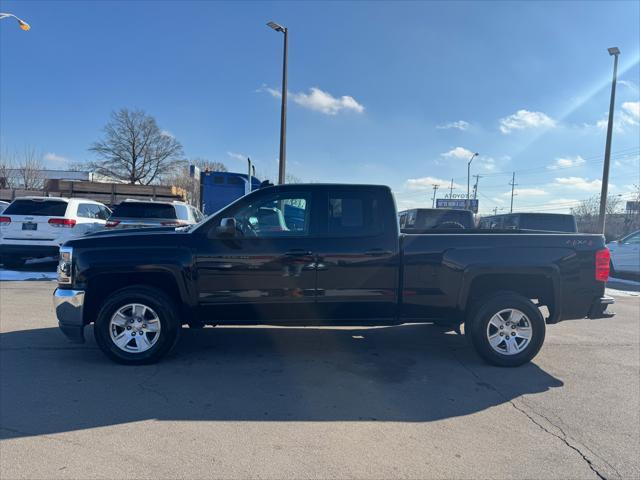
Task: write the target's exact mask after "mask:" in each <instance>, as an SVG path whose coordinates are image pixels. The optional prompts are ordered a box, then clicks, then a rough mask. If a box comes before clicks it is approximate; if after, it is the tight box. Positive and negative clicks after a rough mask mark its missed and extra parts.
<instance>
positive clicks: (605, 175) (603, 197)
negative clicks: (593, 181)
mask: <svg viewBox="0 0 640 480" xmlns="http://www.w3.org/2000/svg"><path fill="white" fill-rule="evenodd" d="M609 55H613V80H612V81H611V100H610V102H609V123H608V124H607V143H606V145H605V147H604V166H603V167H602V190H601V191H600V216H599V217H598V230H599V231H601V232H602V234H603V235H604V228H605V217H606V214H607V193H608V192H607V190H608V188H609V162H610V160H611V135H612V133H613V110H614V106H615V103H616V77H617V74H618V55H620V50H619V49H618V48H617V47H612V48H610V49H609Z"/></svg>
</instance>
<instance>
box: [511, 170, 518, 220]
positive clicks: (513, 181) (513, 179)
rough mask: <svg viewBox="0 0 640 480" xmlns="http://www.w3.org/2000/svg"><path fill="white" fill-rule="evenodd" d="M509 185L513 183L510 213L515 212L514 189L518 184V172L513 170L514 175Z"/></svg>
mask: <svg viewBox="0 0 640 480" xmlns="http://www.w3.org/2000/svg"><path fill="white" fill-rule="evenodd" d="M509 185H511V211H510V213H513V196H514V195H515V193H514V190H515V186H516V185H517V183H516V172H513V177H512V178H511V183H510V184H509Z"/></svg>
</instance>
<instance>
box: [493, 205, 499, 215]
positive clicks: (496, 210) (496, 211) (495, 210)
mask: <svg viewBox="0 0 640 480" xmlns="http://www.w3.org/2000/svg"><path fill="white" fill-rule="evenodd" d="M493 214H494V215H497V214H498V207H493Z"/></svg>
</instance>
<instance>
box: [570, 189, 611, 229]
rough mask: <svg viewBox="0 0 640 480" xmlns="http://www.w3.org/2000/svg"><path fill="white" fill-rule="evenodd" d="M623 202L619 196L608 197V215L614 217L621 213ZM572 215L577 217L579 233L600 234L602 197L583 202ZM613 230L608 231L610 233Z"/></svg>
mask: <svg viewBox="0 0 640 480" xmlns="http://www.w3.org/2000/svg"><path fill="white" fill-rule="evenodd" d="M621 203H622V200H621V199H620V197H619V196H617V195H609V196H607V208H606V215H607V216H612V215H613V214H615V213H618V212H619V211H620V205H621ZM571 213H572V214H573V216H574V217H576V223H577V225H578V231H580V232H585V233H598V217H599V215H600V195H595V196H593V197H590V198H587V199H585V200H582V202H580V203H579V204H578V205H577V206H576V207H574V208H572V209H571ZM610 231H611V229H609V228H608V229H607V232H608V233H610Z"/></svg>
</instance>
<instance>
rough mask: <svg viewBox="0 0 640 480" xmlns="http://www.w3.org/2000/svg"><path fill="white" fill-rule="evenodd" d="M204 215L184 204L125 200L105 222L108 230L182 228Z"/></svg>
mask: <svg viewBox="0 0 640 480" xmlns="http://www.w3.org/2000/svg"><path fill="white" fill-rule="evenodd" d="M203 218H204V215H203V214H202V212H200V210H198V209H197V208H195V207H193V206H191V205H189V204H188V203H185V202H160V201H155V200H153V201H152V200H125V201H124V202H121V203H120V204H118V205H117V206H116V207H115V208H114V209H113V213H112V214H111V217H109V220H108V221H107V225H106V227H107V228H108V229H122V228H142V227H166V226H172V227H177V226H183V225H192V224H194V223H198V222H199V221H201V220H202V219H203Z"/></svg>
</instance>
